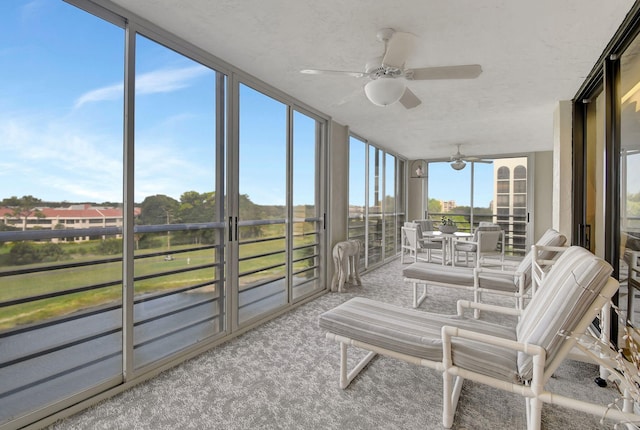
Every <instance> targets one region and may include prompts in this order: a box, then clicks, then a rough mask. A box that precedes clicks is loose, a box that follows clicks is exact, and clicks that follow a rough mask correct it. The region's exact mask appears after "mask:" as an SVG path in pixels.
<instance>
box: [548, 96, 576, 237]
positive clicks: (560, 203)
mask: <svg viewBox="0 0 640 430" xmlns="http://www.w3.org/2000/svg"><path fill="white" fill-rule="evenodd" d="M572 125H573V107H572V103H571V101H568V100H564V101H560V102H558V105H557V106H556V109H555V111H554V113H553V206H552V214H553V215H552V227H553V228H555V229H556V230H558V231H559V232H560V233H562V234H564V235H565V236H566V237H567V239H568V243H572V237H571V236H572V235H571V231H572V226H571V223H572V219H571V218H572V213H573V210H572V206H571V204H572V203H571V201H572V183H573V179H572V172H573V163H572V152H573V141H572V136H573V132H572Z"/></svg>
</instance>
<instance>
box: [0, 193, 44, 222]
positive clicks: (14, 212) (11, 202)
mask: <svg viewBox="0 0 640 430" xmlns="http://www.w3.org/2000/svg"><path fill="white" fill-rule="evenodd" d="M0 205H1V206H6V207H8V208H10V209H11V216H12V217H13V218H17V219H19V220H21V221H22V230H26V229H27V218H29V217H36V218H44V217H45V215H44V214H43V213H42V211H41V210H40V209H38V208H37V207H38V206H40V205H42V200H40V199H38V198H36V197H33V196H32V195H28V196H22V197H16V196H11V197H9V198H5V199H3V200H2V202H0Z"/></svg>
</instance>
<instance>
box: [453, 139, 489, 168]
mask: <svg viewBox="0 0 640 430" xmlns="http://www.w3.org/2000/svg"><path fill="white" fill-rule="evenodd" d="M457 146H458V151H456V153H455V154H453V155H452V156H451V159H450V160H449V161H451V168H452V169H453V170H462V169H464V168H465V166H466V165H467V163H470V162H474V163H489V164H490V163H493V161H490V160H483V159H481V158H478V157H467V156H466V155H464V154H461V153H460V144H459V143H458V144H457Z"/></svg>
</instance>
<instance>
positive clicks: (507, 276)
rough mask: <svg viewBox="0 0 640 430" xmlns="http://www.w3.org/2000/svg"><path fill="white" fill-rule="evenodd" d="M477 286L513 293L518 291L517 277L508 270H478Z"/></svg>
mask: <svg viewBox="0 0 640 430" xmlns="http://www.w3.org/2000/svg"><path fill="white" fill-rule="evenodd" d="M500 272H502V273H500ZM478 287H480V288H489V289H492V290H499V291H505V292H506V291H509V292H512V293H515V292H517V291H518V277H517V275H516V274H515V273H514V272H509V271H498V270H492V271H479V272H478Z"/></svg>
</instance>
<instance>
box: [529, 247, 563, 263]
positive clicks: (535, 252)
mask: <svg viewBox="0 0 640 430" xmlns="http://www.w3.org/2000/svg"><path fill="white" fill-rule="evenodd" d="M567 249H569V248H568V247H566V246H545V245H531V252H532V253H533V261H534V262H535V263H536V264H537V265H538V266H542V265H544V266H551V265H552V264H554V263H555V262H556V260H543V259H541V258H540V257H539V256H538V253H539V252H540V251H555V252H564V251H566V250H567Z"/></svg>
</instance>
